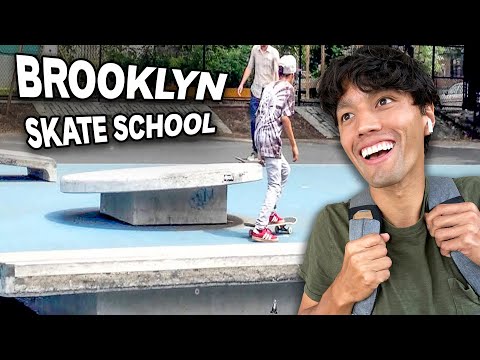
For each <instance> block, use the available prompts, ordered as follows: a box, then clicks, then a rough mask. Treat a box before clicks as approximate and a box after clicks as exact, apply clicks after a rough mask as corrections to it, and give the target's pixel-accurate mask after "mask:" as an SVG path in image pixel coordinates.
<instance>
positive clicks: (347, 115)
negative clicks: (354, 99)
mask: <svg viewBox="0 0 480 360" xmlns="http://www.w3.org/2000/svg"><path fill="white" fill-rule="evenodd" d="M351 118H352V113H346V114H343V115H342V116H341V117H340V120H342V121H347V120H350V119H351Z"/></svg>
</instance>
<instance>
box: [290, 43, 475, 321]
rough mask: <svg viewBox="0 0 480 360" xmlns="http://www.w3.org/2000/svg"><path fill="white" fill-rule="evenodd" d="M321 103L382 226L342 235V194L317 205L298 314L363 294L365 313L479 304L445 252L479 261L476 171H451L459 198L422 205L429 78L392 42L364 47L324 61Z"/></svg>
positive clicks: (351, 301)
mask: <svg viewBox="0 0 480 360" xmlns="http://www.w3.org/2000/svg"><path fill="white" fill-rule="evenodd" d="M320 102H321V106H322V108H323V109H324V110H325V111H326V112H327V113H329V114H330V115H331V116H332V117H333V118H334V119H336V122H337V125H338V128H339V133H340V142H341V144H342V147H343V149H344V151H345V152H346V154H347V155H348V157H349V158H350V160H351V162H352V163H353V165H354V166H355V167H356V169H357V170H358V172H359V173H360V174H361V175H362V177H363V178H364V179H365V181H366V182H367V183H368V184H369V187H368V190H369V191H367V193H368V195H369V197H370V198H371V200H372V201H373V202H374V204H376V206H377V207H378V209H379V211H380V214H381V215H380V217H381V219H382V221H381V223H382V224H383V225H382V226H381V228H380V231H379V233H375V232H373V233H370V234H368V235H363V236H359V237H357V238H354V239H350V240H349V222H350V223H351V222H352V220H349V207H350V202H351V201H347V202H344V203H336V204H330V205H327V206H326V207H325V208H324V209H322V211H321V212H320V213H319V215H318V218H317V219H316V222H315V224H314V227H313V229H312V232H311V235H310V238H309V240H308V244H307V249H306V253H305V258H304V262H303V264H302V265H301V269H300V275H301V276H302V278H303V279H304V280H305V287H304V293H303V297H302V300H301V304H300V308H299V311H298V313H299V314H351V313H352V310H353V309H354V306H355V304H358V303H360V302H366V300H368V299H369V298H372V294H375V297H374V298H373V301H372V304H374V305H371V309H372V310H371V312H369V313H372V314H474V313H476V314H478V313H480V298H479V296H478V293H476V292H475V291H474V289H473V288H472V286H471V284H470V283H469V282H467V281H466V280H465V278H464V276H463V275H462V274H464V272H462V271H461V270H462V269H459V268H458V267H457V265H456V263H455V262H454V261H453V259H452V257H451V252H459V253H462V254H463V255H462V256H465V257H466V258H468V259H469V260H468V261H471V262H472V264H473V266H474V267H478V265H480V212H479V210H478V207H479V205H480V177H463V178H455V179H454V181H453V182H454V184H455V185H456V188H457V189H458V191H459V192H460V194H461V196H462V197H463V200H464V202H461V203H455V204H441V205H438V206H436V207H434V208H433V209H432V210H431V211H429V207H428V201H429V200H428V199H429V198H428V197H429V193H430V185H432V186H434V185H433V184H429V178H428V177H426V176H425V153H426V151H427V149H428V141H429V138H430V134H431V132H432V131H433V128H434V125H435V115H434V104H435V103H437V102H438V94H437V91H436V89H435V86H434V83H433V81H432V79H431V78H430V77H429V76H428V74H426V73H425V72H424V71H423V70H422V68H421V67H420V65H419V64H418V63H417V62H416V61H415V60H414V59H412V58H411V57H409V56H408V55H406V54H404V53H402V52H401V51H398V50H395V49H393V48H390V47H387V46H364V47H361V48H360V49H358V50H357V51H356V53H354V54H353V55H351V56H348V57H344V58H341V59H336V60H334V61H333V62H332V63H331V64H330V66H329V67H328V69H327V70H326V72H325V74H324V76H323V78H322V81H321V87H320ZM432 198H433V196H432ZM353 219H355V218H353ZM479 274H480V273H479ZM476 280H478V281H480V279H478V277H477V278H476ZM354 313H355V312H354Z"/></svg>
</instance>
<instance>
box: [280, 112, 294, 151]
mask: <svg viewBox="0 0 480 360" xmlns="http://www.w3.org/2000/svg"><path fill="white" fill-rule="evenodd" d="M282 124H283V128H284V129H285V134H286V135H287V138H288V141H290V146H291V147H292V148H293V147H294V146H296V145H297V142H296V141H295V136H294V135H293V129H292V122H291V121H290V118H289V117H288V116H282Z"/></svg>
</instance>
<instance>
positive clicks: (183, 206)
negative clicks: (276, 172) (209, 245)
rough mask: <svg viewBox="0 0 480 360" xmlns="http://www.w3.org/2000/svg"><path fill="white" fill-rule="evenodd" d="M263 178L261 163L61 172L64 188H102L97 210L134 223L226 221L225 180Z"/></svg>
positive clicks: (82, 190) (227, 182)
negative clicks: (63, 173)
mask: <svg viewBox="0 0 480 360" xmlns="http://www.w3.org/2000/svg"><path fill="white" fill-rule="evenodd" d="M262 178H263V168H262V166H261V165H259V164H242V163H220V164H189V165H169V166H156V167H145V168H126V169H116V170H103V171H92V172H85V173H77V174H69V175H65V176H62V178H61V180H60V190H61V191H62V192H65V193H101V194H102V195H101V201H100V212H101V213H103V214H106V215H109V216H111V217H113V218H116V219H118V220H121V221H124V222H126V223H129V224H132V225H187V224H225V223H226V222H227V186H228V185H233V184H240V183H245V182H250V181H257V180H261V179H262Z"/></svg>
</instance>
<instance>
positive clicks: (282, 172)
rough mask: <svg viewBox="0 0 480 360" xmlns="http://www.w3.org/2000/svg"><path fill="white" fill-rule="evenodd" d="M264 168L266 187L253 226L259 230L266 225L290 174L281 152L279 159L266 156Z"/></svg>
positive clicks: (288, 166)
mask: <svg viewBox="0 0 480 360" xmlns="http://www.w3.org/2000/svg"><path fill="white" fill-rule="evenodd" d="M265 168H266V170H267V179H268V188H267V193H266V194H265V200H264V201H263V205H262V208H261V209H260V214H259V215H258V218H257V220H256V221H255V227H256V228H257V229H259V230H260V229H263V228H265V227H266V226H267V225H268V220H269V217H270V214H271V213H272V211H273V210H274V209H275V205H276V204H277V202H278V200H279V199H280V195H281V194H282V190H283V188H284V187H285V184H286V183H287V178H288V175H289V174H290V165H289V164H288V162H287V160H286V159H285V157H284V156H283V154H282V157H281V158H280V159H277V158H272V157H266V158H265Z"/></svg>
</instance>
